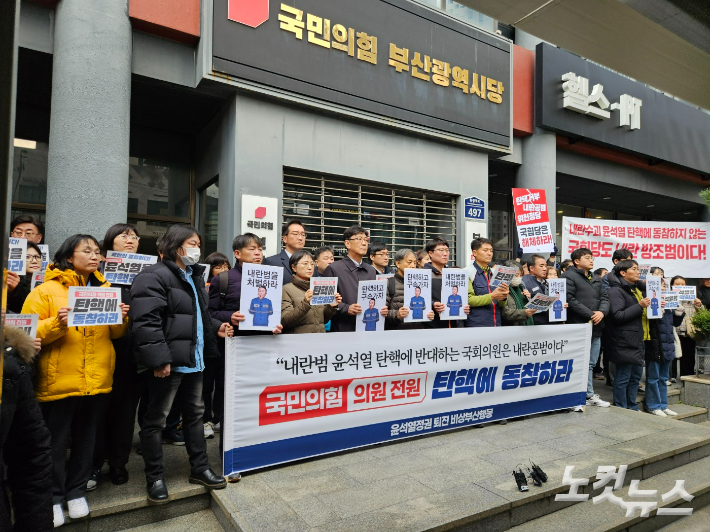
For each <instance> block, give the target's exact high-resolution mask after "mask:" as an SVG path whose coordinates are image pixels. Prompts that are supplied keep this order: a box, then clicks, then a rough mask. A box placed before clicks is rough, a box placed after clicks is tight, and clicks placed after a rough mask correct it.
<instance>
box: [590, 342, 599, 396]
mask: <svg viewBox="0 0 710 532" xmlns="http://www.w3.org/2000/svg"><path fill="white" fill-rule="evenodd" d="M601 350H602V339H601V336H600V337H598V338H592V348H591V349H590V351H589V375H588V376H587V399H591V397H592V396H593V395H594V368H595V367H596V365H597V361H598V360H599V352H600V351H601Z"/></svg>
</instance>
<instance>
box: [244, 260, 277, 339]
mask: <svg viewBox="0 0 710 532" xmlns="http://www.w3.org/2000/svg"><path fill="white" fill-rule="evenodd" d="M283 275H284V270H283V268H282V267H281V266H263V265H261V264H244V265H242V295H241V298H240V299H239V308H240V309H241V313H242V314H244V315H245V316H246V318H247V319H246V320H245V321H243V322H241V323H240V324H239V329H240V330H242V331H273V330H274V329H275V328H276V326H277V325H279V324H280V323H281V297H282V295H283V293H282V289H283Z"/></svg>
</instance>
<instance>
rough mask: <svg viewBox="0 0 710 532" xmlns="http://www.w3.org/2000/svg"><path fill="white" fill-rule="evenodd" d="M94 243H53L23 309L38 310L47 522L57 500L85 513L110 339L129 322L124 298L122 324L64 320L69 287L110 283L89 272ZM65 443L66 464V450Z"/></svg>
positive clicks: (109, 380)
mask: <svg viewBox="0 0 710 532" xmlns="http://www.w3.org/2000/svg"><path fill="white" fill-rule="evenodd" d="M99 254H100V249H99V244H98V242H97V241H96V239H95V238H94V237H93V236H90V235H74V236H71V237H69V238H68V239H67V240H65V241H64V243H63V244H62V245H61V246H60V247H59V249H58V250H57V252H56V254H55V255H54V263H53V264H50V265H49V266H48V267H47V271H46V274H45V277H44V283H43V284H41V285H39V286H38V287H37V288H35V289H34V290H32V292H30V295H29V296H27V299H26V300H25V304H24V306H23V307H22V312H23V313H26V314H37V315H38V316H39V320H38V324H37V337H38V338H40V339H41V340H42V351H41V353H40V355H39V357H38V359H37V365H36V368H37V382H36V385H35V393H36V395H37V400H38V401H39V402H40V408H41V409H42V414H43V416H44V420H45V422H46V424H47V427H48V428H49V431H50V433H51V434H52V462H53V464H52V477H53V484H54V488H53V504H54V526H55V527H56V526H60V525H61V524H63V523H64V514H63V508H62V503H63V502H64V501H65V500H66V502H67V506H68V509H69V516H70V517H72V518H79V517H84V516H86V515H88V513H89V507H88V504H87V502H86V499H85V497H84V493H85V491H86V482H87V481H88V480H89V475H90V474H91V465H92V456H93V451H94V442H95V438H96V429H97V425H98V420H99V418H100V416H102V415H103V414H104V407H105V398H106V394H107V393H108V392H110V391H111V386H112V384H113V368H114V365H115V356H116V355H115V351H114V348H113V344H112V343H111V340H112V339H115V338H120V337H121V336H123V335H124V334H125V333H126V330H127V328H128V318H127V317H126V316H127V314H128V305H124V304H121V311H122V316H123V323H120V324H118V325H103V326H102V325H99V326H93V327H67V318H68V315H69V311H70V310H71V309H70V308H69V307H68V306H67V305H68V301H69V287H70V286H110V284H109V283H107V282H106V281H105V280H104V278H103V276H102V275H101V274H100V273H99V272H98V271H96V269H97V268H98V266H99ZM70 445H71V455H70V458H69V464H68V468H67V467H66V465H65V462H66V449H67V447H69V446H70Z"/></svg>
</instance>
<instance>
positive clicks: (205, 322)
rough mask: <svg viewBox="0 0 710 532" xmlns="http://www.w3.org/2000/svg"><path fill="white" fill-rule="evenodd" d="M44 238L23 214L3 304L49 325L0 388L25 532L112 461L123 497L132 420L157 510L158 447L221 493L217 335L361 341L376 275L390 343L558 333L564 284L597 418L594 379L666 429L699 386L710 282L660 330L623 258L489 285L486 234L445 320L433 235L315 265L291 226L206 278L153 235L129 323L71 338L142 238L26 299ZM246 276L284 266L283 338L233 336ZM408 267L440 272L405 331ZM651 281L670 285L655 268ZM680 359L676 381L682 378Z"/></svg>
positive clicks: (123, 237)
mask: <svg viewBox="0 0 710 532" xmlns="http://www.w3.org/2000/svg"><path fill="white" fill-rule="evenodd" d="M43 232H44V228H43V226H42V224H41V223H40V222H39V221H37V220H35V219H34V218H32V217H29V216H23V217H20V218H17V219H16V220H14V221H13V223H12V225H11V236H13V237H16V238H25V239H26V240H27V257H26V259H27V272H28V275H25V276H18V275H16V274H13V273H9V274H8V277H7V288H8V306H7V308H8V311H9V312H14V313H23V314H37V315H38V328H37V340H35V341H34V342H33V341H32V340H31V339H29V337H27V336H26V335H25V334H24V333H23V332H22V331H19V330H18V329H13V328H11V327H6V330H5V343H6V352H5V382H10V381H11V382H12V385H11V386H7V385H6V386H5V387H4V388H3V401H2V417H0V444H1V445H2V447H1V448H2V457H3V460H4V463H5V464H7V465H6V468H5V469H6V472H7V482H8V485H9V486H10V488H11V491H12V493H13V496H12V505H13V506H14V520H15V529H17V530H43V529H45V528H46V526H45V525H46V524H47V523H51V524H53V526H54V527H58V526H61V525H62V524H64V519H65V517H64V510H65V508H66V510H67V512H68V515H69V516H70V517H71V518H74V519H76V518H81V517H84V516H86V515H88V513H89V506H88V503H87V500H86V498H85V493H86V491H87V490H92V489H95V488H96V486H97V484H98V482H99V481H100V478H101V476H100V474H101V469H102V467H103V466H104V463H106V462H107V463H108V478H109V480H110V481H111V482H112V483H113V484H116V485H120V484H124V483H126V482H127V481H128V478H129V475H128V470H127V469H126V465H127V463H128V459H129V455H130V453H131V451H132V443H133V435H134V429H135V424H136V419H137V421H138V425H139V427H140V432H139V436H140V446H139V451H140V453H141V454H142V456H143V460H144V463H145V477H146V492H147V498H148V500H149V502H151V503H153V504H163V503H167V502H169V500H170V495H169V492H168V488H167V486H166V484H165V467H164V464H163V454H162V444H163V443H173V444H178V445H184V446H185V448H186V450H187V454H188V456H189V462H190V471H191V473H190V477H189V482H191V483H194V484H199V485H202V486H205V487H207V488H208V489H221V488H224V487H225V486H226V480H225V478H224V477H223V476H222V475H220V474H217V473H215V472H214V471H213V469H212V467H211V465H210V463H209V461H208V456H207V447H206V439H209V438H213V437H214V436H215V433H220V437H221V434H222V432H221V428H222V422H223V419H222V416H223V413H224V409H223V402H224V353H225V344H224V338H226V337H229V336H232V335H265V334H266V335H272V334H281V333H284V334H303V333H328V332H329V333H330V334H335V333H337V332H348V331H355V329H356V320H357V319H358V316H359V315H361V314H362V313H363V312H365V311H366V310H367V309H363V308H362V307H361V306H360V305H359V304H358V303H357V301H358V299H357V291H358V284H359V282H360V281H374V280H375V279H376V278H377V276H378V275H389V277H388V278H387V297H386V305H385V306H384V307H383V308H381V309H376V312H377V313H378V314H379V315H381V316H382V317H383V318H384V320H385V328H386V330H399V329H426V328H452V327H469V328H475V327H506V326H516V327H525V326H528V327H529V326H536V325H547V324H549V319H548V313H547V312H540V311H535V310H534V309H529V308H526V305H527V303H528V302H529V301H530V300H531V299H532V298H533V297H534V296H535V295H536V294H544V295H549V284H548V279H552V278H562V279H565V280H566V285H567V304H566V308H567V323H591V324H592V326H593V328H592V341H591V351H590V360H589V375H588V383H587V401H586V405H587V406H596V407H602V408H604V407H608V406H609V405H610V403H609V402H607V401H604V400H603V399H601V398H600V396H599V395H598V394H596V393H595V392H594V380H595V379H599V378H601V379H606V380H607V383H608V384H610V385H612V386H613V400H614V404H615V405H616V406H618V407H622V408H628V409H632V410H638V409H639V406H638V404H637V402H636V397H637V393H638V391H639V386H640V384H641V380H642V378H643V375H644V373H645V393H646V406H647V409H648V410H649V411H650V412H651V413H653V414H654V415H657V416H661V417H665V416H674V415H676V414H675V412H673V411H672V410H670V409H669V408H668V397H667V386H668V385H670V383H671V382H672V381H673V380H675V378H676V377H678V376H680V375H689V374H692V373H693V370H694V368H693V363H694V350H695V343H694V333H695V329H694V327H693V326H692V317H693V315H694V313H695V312H697V310H698V309H701V308H703V307H708V306H710V279H705V280H703V281H702V286H701V287H700V289H699V291H698V296H699V297H698V299H696V300H695V301H693V302H688V303H682V304H681V305H680V306H679V307H678V309H675V310H670V309H664V308H663V307H664V306H665V305H664V303H661V305H660V307H661V311H662V318H661V319H658V320H653V319H651V320H649V319H647V309H648V308H649V306H651V299H649V297H648V296H647V295H646V293H645V292H646V290H645V282H644V281H642V280H640V278H639V274H640V272H639V265H638V263H637V262H636V261H635V260H633V256H632V254H631V252H629V251H628V250H625V249H620V250H617V251H615V252H614V256H613V262H614V264H615V265H614V268H613V269H612V270H610V271H608V270H606V269H596V270H595V269H594V256H593V253H592V251H590V250H589V249H585V248H580V249H577V250H575V251H574V252H572V254H571V257H570V258H568V259H566V260H564V261H562V262H561V263H560V264H557V263H556V261H555V257H554V255H553V256H550V257H549V258H546V257H544V256H541V255H537V254H533V255H530V256H528V257H525V258H523V257H522V250H520V251H519V256H518V260H517V261H507V262H504V263H503V264H504V265H506V266H509V267H513V268H515V269H516V270H517V274H516V275H515V276H514V277H513V279H512V280H511V282H510V284H509V285H508V284H502V285H499V286H498V287H496V288H493V289H492V288H491V285H490V281H491V276H492V272H493V268H494V266H495V264H496V263H495V261H494V252H493V243H492V242H491V241H490V240H488V239H486V238H476V239H474V240H473V241H472V242H471V253H472V264H471V265H470V266H468V267H467V268H466V271H467V273H468V279H469V283H468V291H467V292H468V293H467V294H460V295H462V296H463V298H461V303H460V311H461V312H463V313H464V314H465V317H466V319H465V320H453V321H448V320H442V319H440V314H441V313H442V312H443V311H444V310H445V308H446V306H445V304H444V303H443V302H442V301H441V299H442V297H441V293H442V270H443V268H446V267H456V265H454V264H450V263H449V252H450V250H449V243H448V242H447V241H446V240H445V239H444V238H441V237H435V238H432V239H431V240H429V241H428V242H427V243H426V245H425V247H424V248H423V249H420V250H414V249H406V248H405V249H398V250H396V253H395V254H394V257H391V256H390V250H389V249H388V246H387V245H386V244H385V243H383V242H376V241H370V238H369V235H368V231H367V230H366V229H364V228H362V227H360V226H352V227H349V228H348V229H347V230H346V231H345V232H344V234H343V243H344V246H345V249H346V254H345V256H344V257H342V258H341V259H340V260H337V261H336V260H335V253H334V250H333V249H332V248H330V247H321V248H318V249H316V250H315V251H308V249H307V238H308V235H307V232H306V228H305V226H304V225H303V224H302V223H301V222H300V221H299V220H290V221H289V222H287V223H286V224H285V225H284V227H283V229H282V240H283V244H284V249H283V250H282V251H281V252H280V253H279V254H277V255H274V256H272V257H264V254H263V247H262V240H261V239H260V238H259V236H257V235H256V234H252V233H245V234H242V235H239V236H237V237H236V238H234V241H233V244H232V256H227V255H224V254H222V253H213V254H211V255H209V256H207V257H205V258H204V261H202V263H201V264H200V262H201V258H202V251H201V249H202V245H203V242H202V238H201V236H200V234H199V233H198V232H197V231H196V230H195V229H194V228H193V227H190V226H186V225H173V226H171V227H169V228H168V229H167V231H166V233H165V234H164V235H163V236H161V237H160V238H159V239H158V242H157V252H158V260H157V263H156V264H154V265H151V266H149V267H148V268H145V269H144V270H143V271H142V272H141V273H140V274H138V275H137V276H136V278H135V280H134V281H133V283H132V285H130V286H120V288H121V300H122V303H121V315H122V317H123V320H122V322H121V323H118V324H114V325H110V326H86V327H68V326H67V318H68V314H69V311H70V310H71V309H70V308H69V307H68V293H69V287H72V286H91V287H100V286H110V285H109V283H108V282H107V281H106V280H105V278H104V277H103V275H102V271H103V262H102V260H103V258H104V257H105V256H106V255H107V253H108V252H109V251H125V252H138V251H139V247H140V246H139V244H140V236H139V234H138V230H137V228H136V227H135V226H133V225H131V224H116V225H114V226H112V227H111V228H109V230H108V231H107V233H106V234H105V236H104V238H103V240H102V242H101V243H100V242H99V241H97V239H96V238H94V237H93V236H91V235H88V234H77V235H73V236H71V237H69V238H67V239H66V240H65V241H64V243H62V244H61V246H59V248H58V249H57V251H56V252H55V253H54V256H53V259H52V261H51V262H50V263H49V264H48V266H47V267H46V271H45V276H44V282H43V283H41V284H39V285H37V286H36V287H35V288H34V289H30V288H31V287H30V282H29V279H30V278H31V273H32V272H35V271H39V270H41V267H42V253H41V251H40V248H39V247H38V245H39V244H41V242H42V239H43ZM391 258H393V261H392V263H391V262H390V259H391ZM368 259H369V260H368ZM244 264H267V265H272V266H279V267H282V268H283V270H284V286H283V297H282V308H281V319H280V324H279V325H278V326H276V327H275V328H274V329H273V330H271V331H268V332H261V331H240V330H239V325H240V323H241V322H243V321H244V320H245V314H244V311H243V309H241V308H240V299H241V288H242V269H243V266H244ZM205 265H206V266H205ZM205 267H207V268H208V269H209V271H208V273H207V275H206V278H207V279H208V283H207V285H206V286H205V282H204V279H205V275H204V273H205V272H204V269H205ZM408 268H424V269H428V270H430V271H431V276H432V297H431V301H432V304H431V308H428V309H424V313H423V315H424V316H425V317H426V321H424V322H415V323H410V322H405V318H406V317H407V316H408V315H409V313H410V312H412V310H413V309H411V308H408V307H407V305H406V304H405V303H406V302H405V299H404V275H405V269H408ZM651 273H652V274H654V275H660V276H661V277H664V276H665V273H664V272H663V271H662V270H660V268H653V269H652V271H651ZM314 276H315V277H319V276H322V277H337V278H338V292H339V293H337V294H336V296H335V302H334V303H333V304H331V305H318V306H312V305H310V301H311V298H312V297H313V292H312V290H311V289H310V281H311V278H312V277H314ZM664 283H665V281H664ZM685 283H686V280H685V279H684V278H683V277H681V276H675V277H672V278H671V279H670V281H669V284H670V285H671V287H672V286H679V285H684V284H685ZM664 289H666V287H665V286H664ZM457 295H459V294H454V297H456V296H457ZM456 301H458V300H456ZM457 308H459V307H457ZM602 353H603V363H602V361H601V360H600V359H601V358H602V357H600V354H602ZM677 359H680V364H679V367H680V370H679V373H678V372H677V373H676V377H673V376H672V370H673V369H674V368H673V362H674V361H675V360H677ZM602 368H603V369H602ZM6 394H7V397H6ZM581 408H582V407H578V408H577V409H581ZM6 410H7V412H6ZM220 446H221V441H220ZM9 504H10V503H9V502H8V499H7V498H6V497H5V496H4V495H3V494H0V521H1V520H2V519H4V517H5V516H6V515H7V516H8V518H7V519H8V521H7V522H8V523H9V515H10V510H9V506H8V505H9ZM50 506H51V507H52V509H53V511H50ZM52 519H53V521H52ZM0 530H2V527H0Z"/></svg>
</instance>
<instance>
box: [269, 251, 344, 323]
mask: <svg viewBox="0 0 710 532" xmlns="http://www.w3.org/2000/svg"><path fill="white" fill-rule="evenodd" d="M289 265H290V266H291V271H292V272H293V276H292V277H291V282H290V283H288V284H285V285H284V287H283V298H282V299H281V324H282V325H283V328H284V333H289V334H305V333H324V332H325V324H326V323H328V322H329V321H330V319H331V318H332V317H333V314H335V310H336V309H337V307H338V305H339V304H340V303H341V302H342V301H343V298H342V297H341V295H340V294H338V293H336V294H335V302H334V303H333V304H332V305H315V306H311V299H313V290H311V277H313V272H314V271H315V262H314V261H313V256H312V255H311V254H310V253H309V252H308V251H306V250H304V249H301V250H298V251H296V252H295V253H294V254H293V255H291V258H290V259H289Z"/></svg>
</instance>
